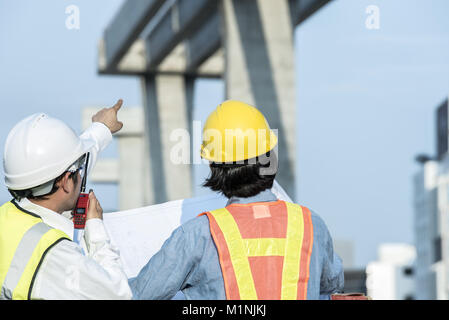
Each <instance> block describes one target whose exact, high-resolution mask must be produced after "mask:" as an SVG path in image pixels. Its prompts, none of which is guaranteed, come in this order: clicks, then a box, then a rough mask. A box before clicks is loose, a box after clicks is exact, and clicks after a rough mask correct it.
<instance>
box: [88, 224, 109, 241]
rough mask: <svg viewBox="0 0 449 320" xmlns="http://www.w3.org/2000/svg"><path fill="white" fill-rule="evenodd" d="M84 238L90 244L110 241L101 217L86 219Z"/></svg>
mask: <svg viewBox="0 0 449 320" xmlns="http://www.w3.org/2000/svg"><path fill="white" fill-rule="evenodd" d="M84 238H85V240H86V244H87V245H89V244H91V243H95V242H102V241H108V240H109V237H108V234H107V233H106V229H105V227H104V224H103V220H101V219H98V218H97V219H89V220H87V221H86V226H85V227H84Z"/></svg>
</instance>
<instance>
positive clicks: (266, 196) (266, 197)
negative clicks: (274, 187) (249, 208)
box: [226, 189, 278, 206]
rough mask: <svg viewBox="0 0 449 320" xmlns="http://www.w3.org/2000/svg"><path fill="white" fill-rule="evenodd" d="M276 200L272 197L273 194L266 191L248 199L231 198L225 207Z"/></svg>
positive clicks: (268, 190)
mask: <svg viewBox="0 0 449 320" xmlns="http://www.w3.org/2000/svg"><path fill="white" fill-rule="evenodd" d="M277 200H278V198H277V197H276V196H275V195H274V193H273V192H271V190H270V189H266V190H264V191H262V192H259V193H258V194H256V195H255V196H252V197H248V198H242V197H231V198H230V199H229V200H228V203H227V204H226V206H229V205H230V204H233V203H240V204H248V203H253V202H268V201H277Z"/></svg>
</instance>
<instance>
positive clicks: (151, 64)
mask: <svg viewBox="0 0 449 320" xmlns="http://www.w3.org/2000/svg"><path fill="white" fill-rule="evenodd" d="M217 9H218V1H217V0H195V1H191V0H177V1H174V2H173V5H172V6H171V8H170V10H168V11H167V12H166V13H165V15H164V16H163V17H162V18H161V20H160V21H159V23H158V24H157V25H156V26H155V27H154V28H153V29H152V30H151V31H150V33H149V34H148V36H147V39H146V47H147V63H148V69H150V70H152V69H153V70H154V69H156V68H157V66H158V65H159V64H160V63H161V62H162V61H163V60H164V58H165V57H166V56H167V55H168V54H169V53H170V52H171V51H172V50H173V49H174V48H175V47H176V46H177V45H178V44H179V43H180V42H182V41H183V40H184V39H186V38H188V37H190V36H191V35H193V33H194V32H196V31H197V30H198V29H199V28H200V27H202V25H203V24H204V22H205V21H207V20H208V19H207V17H208V16H210V15H211V14H213V13H214V12H216V11H217Z"/></svg>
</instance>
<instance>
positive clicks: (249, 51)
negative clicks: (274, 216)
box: [221, 0, 296, 199]
mask: <svg viewBox="0 0 449 320" xmlns="http://www.w3.org/2000/svg"><path fill="white" fill-rule="evenodd" d="M222 4H223V5H222V8H221V12H222V17H223V19H222V21H223V27H222V30H223V33H224V34H223V39H224V48H225V66H226V68H225V70H226V71H225V86H226V89H225V90H226V98H227V99H237V100H241V101H244V102H246V103H249V104H251V105H254V106H256V107H257V108H259V109H260V110H261V111H262V112H263V114H264V115H265V117H266V118H267V120H268V122H269V124H270V126H271V128H272V129H277V130H278V136H279V144H278V156H279V171H278V174H277V177H276V179H277V180H278V181H279V183H280V184H281V186H282V187H283V188H284V189H285V190H286V192H287V193H288V194H289V195H290V197H292V198H293V199H294V198H295V197H296V194H295V162H296V147H295V146H296V141H295V140H296V136H295V125H296V124H295V120H296V115H295V109H296V99H295V90H296V87H295V65H294V47H293V26H292V23H291V20H290V19H291V18H290V11H289V6H288V0H277V1H273V0H223V2H222Z"/></svg>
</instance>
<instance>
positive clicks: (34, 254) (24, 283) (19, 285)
mask: <svg viewBox="0 0 449 320" xmlns="http://www.w3.org/2000/svg"><path fill="white" fill-rule="evenodd" d="M63 239H68V236H67V235H66V234H65V233H64V232H62V231H60V230H57V229H53V228H51V227H49V226H48V225H46V224H45V223H43V222H42V219H40V217H39V216H37V215H34V214H33V213H31V212H28V211H26V210H24V209H22V208H20V207H19V206H18V205H17V203H15V202H14V201H12V202H8V203H6V204H4V205H3V206H1V207H0V286H1V291H0V299H30V297H31V289H32V285H33V281H34V277H35V275H36V273H37V271H38V269H39V266H40V264H41V262H42V260H43V258H44V257H45V254H46V253H47V252H48V250H49V249H50V248H51V247H53V246H54V245H55V244H56V243H58V242H59V241H61V240H63Z"/></svg>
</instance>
